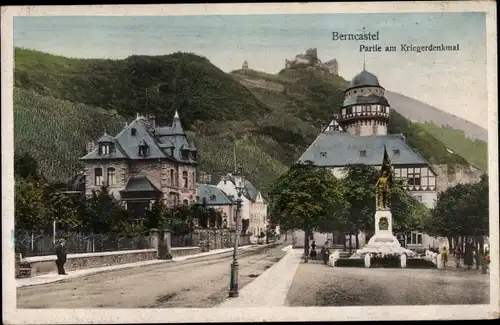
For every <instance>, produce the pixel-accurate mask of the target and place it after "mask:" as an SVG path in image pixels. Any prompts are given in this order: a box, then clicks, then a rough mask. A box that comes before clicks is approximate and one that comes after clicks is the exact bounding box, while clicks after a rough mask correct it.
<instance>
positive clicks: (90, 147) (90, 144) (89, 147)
mask: <svg viewBox="0 0 500 325" xmlns="http://www.w3.org/2000/svg"><path fill="white" fill-rule="evenodd" d="M96 147H97V146H96V144H95V142H93V141H89V142H87V153H91V152H92V151H94V149H95V148H96Z"/></svg>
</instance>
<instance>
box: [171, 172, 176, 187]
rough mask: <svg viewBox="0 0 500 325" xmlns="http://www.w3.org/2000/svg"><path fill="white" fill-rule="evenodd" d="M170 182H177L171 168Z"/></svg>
mask: <svg viewBox="0 0 500 325" xmlns="http://www.w3.org/2000/svg"><path fill="white" fill-rule="evenodd" d="M170 184H172V185H174V184H175V182H174V170H173V169H171V170H170Z"/></svg>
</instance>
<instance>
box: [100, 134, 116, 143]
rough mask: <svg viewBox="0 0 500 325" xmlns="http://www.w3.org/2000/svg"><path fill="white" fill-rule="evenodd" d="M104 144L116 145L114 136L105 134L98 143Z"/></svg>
mask: <svg viewBox="0 0 500 325" xmlns="http://www.w3.org/2000/svg"><path fill="white" fill-rule="evenodd" d="M103 142H111V143H114V142H115V138H113V137H112V136H110V135H109V134H107V133H106V132H104V135H103V136H102V137H101V138H100V139H99V140H97V143H103Z"/></svg>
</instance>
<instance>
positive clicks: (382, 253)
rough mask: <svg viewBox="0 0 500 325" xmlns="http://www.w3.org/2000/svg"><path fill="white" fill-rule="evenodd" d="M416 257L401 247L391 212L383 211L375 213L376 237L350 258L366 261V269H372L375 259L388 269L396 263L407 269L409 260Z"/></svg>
mask: <svg viewBox="0 0 500 325" xmlns="http://www.w3.org/2000/svg"><path fill="white" fill-rule="evenodd" d="M414 256H415V253H414V252H413V251H411V250H409V249H406V248H404V247H401V244H400V243H399V241H398V239H397V238H396V237H395V236H394V235H393V234H392V214H391V211H390V210H388V209H382V210H377V212H375V235H373V237H372V238H370V240H369V241H368V243H367V244H366V245H365V246H364V247H363V248H361V249H358V250H357V251H356V252H355V253H354V254H353V255H351V257H350V258H352V259H360V258H361V259H364V261H365V267H370V265H371V264H373V262H374V260H375V259H377V260H380V262H382V265H384V264H387V265H388V267H390V266H389V265H392V264H394V263H396V262H397V264H399V266H400V267H406V266H407V258H408V257H414ZM377 264H379V263H377Z"/></svg>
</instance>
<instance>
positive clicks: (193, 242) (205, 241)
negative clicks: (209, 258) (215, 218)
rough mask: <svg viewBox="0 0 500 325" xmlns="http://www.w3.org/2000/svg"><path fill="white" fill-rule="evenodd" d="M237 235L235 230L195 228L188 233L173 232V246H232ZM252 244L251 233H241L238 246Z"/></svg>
mask: <svg viewBox="0 0 500 325" xmlns="http://www.w3.org/2000/svg"><path fill="white" fill-rule="evenodd" d="M235 237H236V235H235V232H234V230H228V229H195V230H194V231H193V232H192V233H190V234H187V235H177V234H171V237H170V242H171V246H172V247H188V246H199V247H202V248H205V247H207V246H208V247H209V249H221V248H230V247H233V246H234V239H235ZM246 245H250V236H249V235H240V236H239V240H238V246H246Z"/></svg>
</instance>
